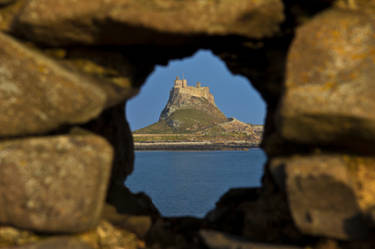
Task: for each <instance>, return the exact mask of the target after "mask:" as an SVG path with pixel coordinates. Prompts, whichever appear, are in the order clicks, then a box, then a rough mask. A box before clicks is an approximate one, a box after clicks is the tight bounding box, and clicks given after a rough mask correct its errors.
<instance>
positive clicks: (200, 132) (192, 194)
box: [125, 50, 266, 217]
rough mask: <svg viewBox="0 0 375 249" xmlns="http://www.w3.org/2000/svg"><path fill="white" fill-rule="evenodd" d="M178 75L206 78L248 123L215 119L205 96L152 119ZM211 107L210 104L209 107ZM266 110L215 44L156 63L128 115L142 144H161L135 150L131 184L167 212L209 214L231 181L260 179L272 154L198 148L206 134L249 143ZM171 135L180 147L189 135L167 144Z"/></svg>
mask: <svg viewBox="0 0 375 249" xmlns="http://www.w3.org/2000/svg"><path fill="white" fill-rule="evenodd" d="M176 76H179V77H180V79H186V80H187V82H188V85H190V86H196V85H195V83H196V82H202V83H201V86H203V87H204V86H208V87H209V91H210V92H211V93H212V94H213V96H214V98H215V103H216V105H217V107H218V108H219V109H220V110H221V111H222V112H223V113H224V114H225V116H226V117H227V118H236V119H237V120H239V121H241V122H244V123H246V124H244V123H241V122H237V121H236V120H233V119H229V121H227V120H224V121H223V120H221V121H220V119H219V121H217V122H216V121H215V122H214V123H210V120H207V117H208V115H206V114H207V113H213V112H215V110H211V109H208V110H207V109H206V105H205V104H204V103H203V104H202V102H200V100H197V99H196V102H194V101H195V100H194V98H193V100H191V99H187V100H186V99H184V98H182V100H181V99H180V100H176V99H174V102H173V104H175V105H179V106H185V109H184V111H183V112H182V111H180V112H179V113H178V111H179V110H178V109H177V111H174V114H173V112H172V111H173V110H171V109H173V108H170V109H168V110H169V112H168V113H169V114H168V115H170V116H173V115H174V116H173V117H172V118H171V119H173V120H172V121H171V120H170V119H169V120H168V118H167V120H165V119H164V120H162V121H161V122H159V123H157V124H156V125H153V126H151V127H150V125H151V124H153V123H155V122H158V121H159V116H160V114H161V112H162V110H163V108H164V107H165V105H166V104H167V101H168V98H169V94H170V90H171V89H172V87H173V86H174V82H175V80H176ZM175 97H176V96H175ZM180 97H181V96H179V97H176V98H180ZM189 101H190V102H194V103H190V102H189ZM191 105H197V106H199V108H198V111H195V110H194V111H193V110H191V109H192V108H191ZM186 106H188V107H186ZM168 110H167V111H168ZM205 111H208V112H206V114H204V113H205ZM265 112H266V106H265V103H264V101H263V100H262V98H261V97H260V95H259V94H258V92H257V91H256V90H255V89H254V88H253V87H252V86H251V84H249V81H248V80H247V79H246V78H244V77H241V76H234V75H233V74H231V73H230V71H229V70H228V69H227V67H226V66H225V64H224V62H222V61H221V60H220V59H219V58H218V57H216V56H214V55H213V54H212V52H211V51H208V50H200V51H198V52H196V53H195V54H194V55H193V56H192V57H190V58H186V59H183V60H174V61H171V62H170V63H169V64H168V66H167V67H162V66H157V67H156V69H155V71H154V72H153V73H152V74H151V75H150V76H149V78H148V79H147V81H146V83H145V85H144V87H143V88H142V90H141V92H140V94H139V95H138V96H137V97H136V98H134V99H132V100H130V101H129V102H128V104H127V110H126V115H127V119H128V121H129V123H130V127H131V129H132V131H133V132H135V133H134V134H133V135H134V139H135V142H136V147H137V144H140V143H142V142H143V143H148V142H153V143H152V144H153V145H155V146H154V148H153V149H154V150H151V151H139V150H136V152H135V156H136V158H135V169H134V172H133V173H132V174H131V175H130V176H129V177H128V179H127V180H126V182H125V185H126V186H128V187H129V188H130V190H132V191H133V192H145V193H146V194H148V195H149V196H150V197H151V198H152V200H153V202H154V204H155V205H156V207H157V208H158V209H159V211H160V212H161V214H162V215H164V216H184V215H190V216H196V217H203V216H204V215H205V214H206V213H207V212H208V211H209V210H211V209H213V208H214V205H215V202H216V201H217V200H218V199H219V198H220V196H221V195H222V194H224V193H225V192H226V191H227V190H229V189H230V188H238V187H258V186H260V184H261V177H262V175H263V164H264V163H265V161H266V156H265V154H264V153H263V151H262V150H261V149H259V148H251V149H249V150H217V149H222V148H221V147H214V148H211V149H213V150H200V149H202V148H204V146H207V144H203V145H202V143H204V142H202V141H206V140H210V139H212V137H215V139H217V140H215V141H217V142H218V143H226V142H228V143H229V141H231V139H232V138H233V141H232V144H236V143H237V144H240V145H241V143H243V144H244V141H245V142H246V145H248V144H249V143H248V141H250V140H249V139H250V138H253V140H252V141H255V138H256V136H257V135H259V132H258V133H256V131H257V129H259V128H260V126H247V124H253V125H263V122H264V118H265ZM176 113H178V114H179V115H180V116H179V115H177V114H176ZM210 118H211V117H210ZM190 119H191V120H193V122H190V121H191V120H190ZM176 120H177V121H176ZM189 120H190V121H189ZM197 120H198V121H197ZM189 122H190V123H189ZM196 123H199V124H198V125H197V124H196ZM171 126H172V129H170V127H171ZM144 127H147V128H144ZM168 127H169V128H168ZM189 127H190V128H189ZM191 127H192V128H191ZM141 128H143V129H141ZM250 128H251V129H250ZM136 133H137V134H136ZM140 133H141V134H140ZM176 134H178V135H176ZM172 142H173V143H175V144H176V143H177V145H176V146H177V148H179V149H181V147H178V146H180V145H181V143H184V144H185V147H184V149H185V150H182V151H181V150H179V149H178V150H176V151H175V150H173V151H172V149H176V148H172V147H170V146H169V147H168V146H167V147H166V148H163V146H164V145H163V144H165V143H168V145H170V144H171V143H172ZM196 143H198V144H199V143H200V144H199V146H198V145H197V146H198V147H194V146H195V145H194V144H196ZM192 144H193V145H192ZM243 144H242V145H241V146H242V147H243V146H244V145H243ZM240 145H239V147H240V148H242V147H241V146H240ZM158 146H159V147H158ZM189 146H190V147H189ZM236 146H237V145H236ZM143 149H144V148H143ZM165 149H166V150H165ZM232 149H233V148H232Z"/></svg>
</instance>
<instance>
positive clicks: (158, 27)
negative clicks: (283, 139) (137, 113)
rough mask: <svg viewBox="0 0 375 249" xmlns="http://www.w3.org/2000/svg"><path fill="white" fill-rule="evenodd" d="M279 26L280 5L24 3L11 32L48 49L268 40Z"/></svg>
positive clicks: (134, 0)
mask: <svg viewBox="0 0 375 249" xmlns="http://www.w3.org/2000/svg"><path fill="white" fill-rule="evenodd" d="M72 6H74V7H72ZM283 20H284V14H283V4H282V2H281V1H280V0H236V1H232V0H223V1H199V0H192V1H175V0H151V1H138V0H130V1H129V0H109V1H108V0H91V1H76V0H59V1H58V2H56V1H50V0H30V1H29V3H28V4H27V5H26V7H25V8H24V10H23V11H22V12H21V13H20V15H19V18H18V19H17V20H16V21H15V23H14V25H13V27H14V31H15V32H17V33H18V34H21V35H24V36H26V37H28V38H29V39H31V40H34V41H37V42H40V43H43V44H49V45H68V44H77V43H80V44H82V43H83V44H107V45H108V44H122V45H124V44H136V43H138V44H145V43H146V44H149V43H150V42H153V43H164V44H173V43H176V42H179V41H180V42H181V37H178V35H183V36H189V35H202V34H209V35H243V36H247V37H251V38H263V37H268V36H271V35H272V34H274V33H276V32H277V31H278V30H279V25H280V23H281V22H282V21H283Z"/></svg>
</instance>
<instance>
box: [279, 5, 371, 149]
mask: <svg viewBox="0 0 375 249" xmlns="http://www.w3.org/2000/svg"><path fill="white" fill-rule="evenodd" d="M374 20H375V19H374V17H373V15H372V16H371V15H367V14H365V13H362V12H360V11H353V10H340V9H333V10H329V11H326V12H324V13H322V14H320V15H318V16H316V17H315V18H314V19H313V20H312V21H310V22H308V23H306V24H305V25H303V26H302V27H301V28H299V29H298V30H297V35H296V37H295V39H294V41H293V43H292V45H291V48H290V52H289V55H288V62H287V75H286V92H285V95H284V96H283V98H282V102H281V106H280V110H279V117H278V127H279V129H280V133H281V135H282V137H283V138H284V139H286V140H289V141H292V142H297V143H302V144H313V145H317V144H319V145H320V146H323V145H326V146H336V147H349V148H351V149H355V150H361V152H363V151H365V150H366V151H369V152H373V149H370V145H371V146H373V145H374V144H375V113H374V112H373V111H371V110H374V109H375V98H374V96H375V84H374V82H373V81H374V78H375V21H374Z"/></svg>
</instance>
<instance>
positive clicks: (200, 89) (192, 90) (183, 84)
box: [171, 76, 215, 105]
mask: <svg viewBox="0 0 375 249" xmlns="http://www.w3.org/2000/svg"><path fill="white" fill-rule="evenodd" d="M171 91H173V92H174V93H176V94H188V95H191V96H195V97H199V98H202V97H203V98H205V99H207V100H208V102H210V103H211V104H213V105H215V99H214V96H213V95H212V94H211V93H210V89H209V88H208V87H207V86H201V83H200V82H197V83H196V86H195V87H194V86H188V84H187V80H186V79H182V80H180V79H179V78H178V76H177V77H176V80H175V81H174V86H173V88H172V90H171Z"/></svg>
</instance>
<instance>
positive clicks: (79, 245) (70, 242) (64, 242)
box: [8, 237, 93, 249]
mask: <svg viewBox="0 0 375 249" xmlns="http://www.w3.org/2000/svg"><path fill="white" fill-rule="evenodd" d="M51 248H54V249H66V248H69V249H93V247H91V246H90V245H88V244H86V243H84V242H82V241H79V240H77V239H73V238H69V237H66V238H52V239H47V240H44V241H40V242H37V243H34V244H30V245H23V246H17V247H8V249H51Z"/></svg>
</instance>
